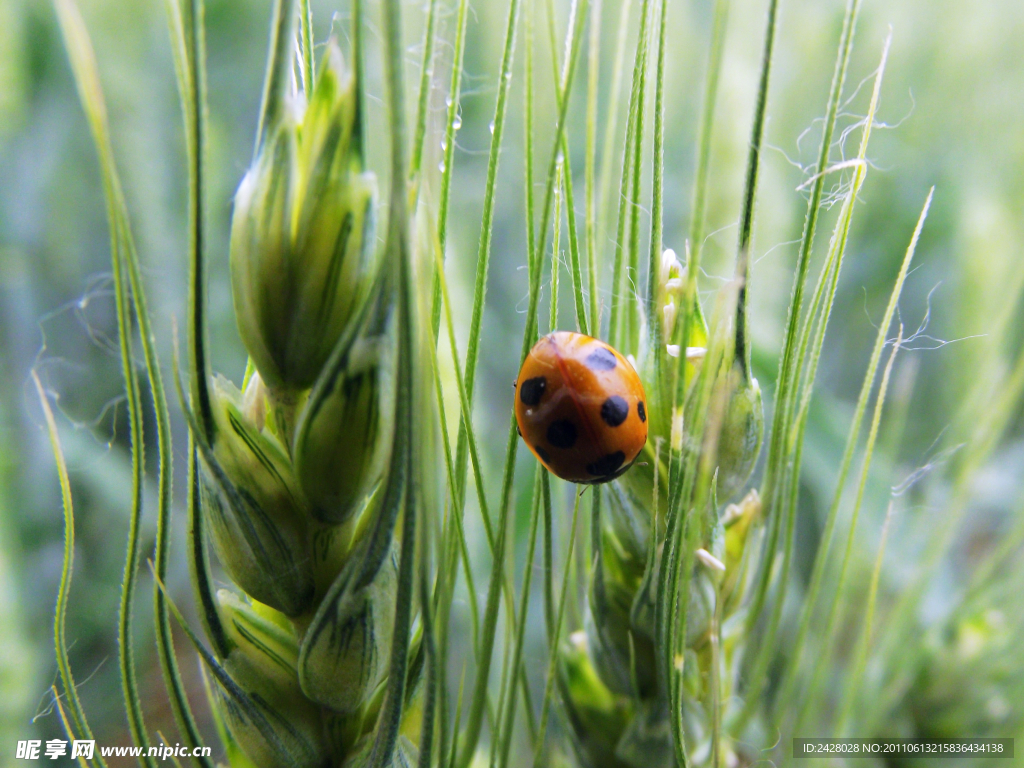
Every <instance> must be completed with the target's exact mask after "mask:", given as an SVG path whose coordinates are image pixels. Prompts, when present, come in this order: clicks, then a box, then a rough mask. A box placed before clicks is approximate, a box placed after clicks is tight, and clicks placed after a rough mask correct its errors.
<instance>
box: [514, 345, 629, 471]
mask: <svg viewBox="0 0 1024 768" xmlns="http://www.w3.org/2000/svg"><path fill="white" fill-rule="evenodd" d="M515 411H516V422H517V423H518V425H519V434H520V435H521V436H522V438H523V440H525V441H526V445H527V446H528V447H529V449H530V450H531V451H532V452H533V455H534V456H536V457H537V458H538V459H539V460H540V462H541V463H542V464H543V465H544V466H545V467H547V468H548V469H549V470H550V471H551V472H553V473H554V474H556V475H558V476H559V477H561V478H562V479H563V480H568V481H570V482H573V483H607V482H608V481H609V480H614V479H615V478H616V477H619V475H621V474H622V473H623V472H625V471H626V470H627V469H629V467H630V465H631V464H632V463H633V461H634V460H635V459H636V457H637V454H639V453H640V449H641V448H643V447H644V443H646V442H647V396H646V395H645V394H644V387H643V384H641V383H640V377H639V376H637V373H636V371H635V370H634V369H633V366H632V365H630V364H629V361H628V360H626V358H624V357H623V356H622V355H620V354H619V353H618V352H616V351H615V350H614V349H612V348H611V347H610V346H608V345H607V344H605V343H604V342H603V341H600V340H599V339H594V338H591V337H590V336H584V335H583V334H582V333H571V332H569V331H556V332H554V333H549V334H548V335H547V336H544V337H543V338H542V339H541V340H540V341H538V342H537V343H536V344H535V345H534V346H533V349H531V350H530V354H529V355H527V356H526V361H525V362H524V363H523V367H522V369H521V370H520V371H519V378H517V379H516V404H515Z"/></svg>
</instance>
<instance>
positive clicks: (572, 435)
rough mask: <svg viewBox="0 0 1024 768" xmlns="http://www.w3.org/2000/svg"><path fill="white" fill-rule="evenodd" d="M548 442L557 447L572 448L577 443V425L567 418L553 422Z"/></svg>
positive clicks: (549, 430)
mask: <svg viewBox="0 0 1024 768" xmlns="http://www.w3.org/2000/svg"><path fill="white" fill-rule="evenodd" d="M548 442H549V443H551V444H552V445H553V446H555V448H572V447H573V445H574V444H575V443H576V425H575V424H573V423H572V422H571V421H567V420H566V419H559V420H558V421H553V422H551V426H549V427H548Z"/></svg>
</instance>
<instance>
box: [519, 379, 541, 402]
mask: <svg viewBox="0 0 1024 768" xmlns="http://www.w3.org/2000/svg"><path fill="white" fill-rule="evenodd" d="M547 386H548V380H547V379H545V378H544V377H543V376H534V377H533V378H532V379H527V380H526V381H524V382H523V383H522V385H520V387H519V399H520V400H522V401H523V405H537V404H538V403H539V402H540V399H541V398H542V397H543V396H544V390H545V388H546V387H547Z"/></svg>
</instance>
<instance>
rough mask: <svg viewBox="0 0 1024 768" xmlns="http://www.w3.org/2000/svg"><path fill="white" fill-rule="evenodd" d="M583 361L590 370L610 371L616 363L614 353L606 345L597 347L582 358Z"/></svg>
mask: <svg viewBox="0 0 1024 768" xmlns="http://www.w3.org/2000/svg"><path fill="white" fill-rule="evenodd" d="M583 362H584V363H585V364H586V366H587V368H589V369H590V370H592V371H610V370H611V369H612V368H614V367H615V366H616V365H618V362H617V361H616V360H615V355H613V354H612V351H611V350H610V349H608V348H607V347H598V348H597V349H595V350H594V351H593V352H591V353H590V354H589V355H587V356H586V357H585V358H583Z"/></svg>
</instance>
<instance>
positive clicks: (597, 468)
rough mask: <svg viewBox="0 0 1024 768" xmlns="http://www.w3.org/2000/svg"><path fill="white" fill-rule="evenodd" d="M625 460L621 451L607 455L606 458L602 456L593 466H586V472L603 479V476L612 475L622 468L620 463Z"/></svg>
mask: <svg viewBox="0 0 1024 768" xmlns="http://www.w3.org/2000/svg"><path fill="white" fill-rule="evenodd" d="M625 460H626V454H624V453H623V452H622V451H616V452H615V453H609V454H608V455H607V456H602V457H601V458H600V459H598V460H597V461H595V462H594V463H593V464H587V472H589V473H590V474H592V475H595V476H597V477H604V476H605V475H610V474H612V473H614V472H615V470H617V469H618V468H619V467H621V466H622V462H624V461H625Z"/></svg>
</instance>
